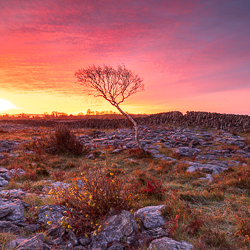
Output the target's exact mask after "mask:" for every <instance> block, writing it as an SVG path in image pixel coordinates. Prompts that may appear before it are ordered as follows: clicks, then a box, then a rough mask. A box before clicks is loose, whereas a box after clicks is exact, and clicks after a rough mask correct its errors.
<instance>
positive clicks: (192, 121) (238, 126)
mask: <svg viewBox="0 0 250 250" xmlns="http://www.w3.org/2000/svg"><path fill="white" fill-rule="evenodd" d="M139 116H141V117H138V116H137V117H136V116H133V118H134V119H135V121H136V122H137V123H138V125H163V124H165V125H174V126H182V127H197V126H199V127H204V128H215V129H224V130H227V131H231V132H232V131H237V132H243V131H244V132H250V116H248V115H234V114H219V113H210V112H194V111H191V112H187V113H186V114H185V115H183V114H182V113H181V112H179V111H172V112H166V113H159V114H153V115H147V116H143V115H139ZM2 121H4V120H2ZM9 122H15V123H23V124H29V125H31V126H56V125H58V124H67V125H69V126H70V127H74V128H94V129H108V128H110V129H117V128H124V127H131V126H132V124H131V123H130V121H129V120H127V119H126V118H125V119H115V118H114V119H97V118H95V119H94V118H91V119H69V120H67V119H63V120H62V119H61V120H56V119H20V120H17V119H15V120H12V121H11V120H9Z"/></svg>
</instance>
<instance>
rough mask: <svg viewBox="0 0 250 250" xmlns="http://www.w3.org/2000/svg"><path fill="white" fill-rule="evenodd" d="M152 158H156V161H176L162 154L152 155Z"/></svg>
mask: <svg viewBox="0 0 250 250" xmlns="http://www.w3.org/2000/svg"><path fill="white" fill-rule="evenodd" d="M153 156H154V158H157V159H158V158H161V159H162V160H164V161H177V160H176V159H174V158H172V157H168V156H166V155H164V154H154V155H153Z"/></svg>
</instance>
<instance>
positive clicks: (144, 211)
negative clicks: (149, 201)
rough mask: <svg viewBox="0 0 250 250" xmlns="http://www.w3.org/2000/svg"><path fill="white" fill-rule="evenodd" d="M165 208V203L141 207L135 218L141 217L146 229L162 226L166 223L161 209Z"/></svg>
mask: <svg viewBox="0 0 250 250" xmlns="http://www.w3.org/2000/svg"><path fill="white" fill-rule="evenodd" d="M164 208H165V205H159V206H148V207H144V208H140V209H138V210H137V211H136V212H135V218H139V219H140V221H142V223H143V226H144V227H145V228H146V229H153V228H157V227H161V226H162V225H163V224H164V223H165V220H164V218H163V217H162V215H161V209H164Z"/></svg>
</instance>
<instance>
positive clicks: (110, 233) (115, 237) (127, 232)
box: [92, 210, 138, 249]
mask: <svg viewBox="0 0 250 250" xmlns="http://www.w3.org/2000/svg"><path fill="white" fill-rule="evenodd" d="M137 230H138V229H137V224H136V221H135V219H134V217H133V215H132V214H131V213H130V212H128V211H125V210H123V211H122V212H121V213H120V214H118V215H113V216H110V217H109V218H108V219H107V220H105V221H104V223H103V227H102V228H101V232H99V233H98V234H97V235H96V236H92V248H98V247H100V248H101V249H107V245H108V243H112V242H121V243H125V244H128V245H132V244H133V243H135V241H136V234H137Z"/></svg>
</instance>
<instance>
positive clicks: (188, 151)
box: [174, 147, 201, 157]
mask: <svg viewBox="0 0 250 250" xmlns="http://www.w3.org/2000/svg"><path fill="white" fill-rule="evenodd" d="M200 152H201V150H200V149H198V148H190V147H179V148H177V149H176V150H174V153H176V154H177V155H179V156H186V157H192V156H196V155H198V154H199V153H200Z"/></svg>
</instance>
